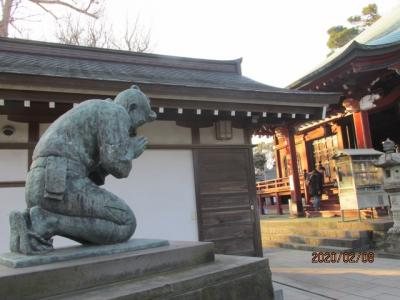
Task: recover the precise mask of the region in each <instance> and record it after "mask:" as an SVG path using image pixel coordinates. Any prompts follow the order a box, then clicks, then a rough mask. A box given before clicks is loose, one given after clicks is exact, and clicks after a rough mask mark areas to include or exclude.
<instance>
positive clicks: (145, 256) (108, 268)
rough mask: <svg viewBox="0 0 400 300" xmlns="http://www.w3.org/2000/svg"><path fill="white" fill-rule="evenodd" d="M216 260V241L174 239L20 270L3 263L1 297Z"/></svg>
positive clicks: (59, 290) (46, 293)
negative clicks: (133, 249)
mask: <svg viewBox="0 0 400 300" xmlns="http://www.w3.org/2000/svg"><path fill="white" fill-rule="evenodd" d="M95 247H97V248H98V247H102V246H95ZM105 247H107V246H105ZM76 248H77V249H78V248H79V247H76ZM64 251H65V249H62V248H61V249H57V250H55V251H54V253H55V254H57V252H60V253H63V252H64ZM213 261H214V245H213V244H212V243H205V242H201V243H199V242H174V241H171V242H170V245H169V246H163V247H159V248H152V249H146V250H138V251H133V252H128V253H118V254H111V255H102V256H95V257H86V258H81V259H74V260H70V261H63V262H56V263H50V264H46V265H38V266H33V267H26V268H19V269H14V268H10V267H6V266H3V265H0V299H7V300H31V299H41V298H44V297H50V296H53V295H58V294H63V293H68V292H72V291H76V290H77V289H85V288H92V287H96V286H98V285H105V284H111V283H115V282H119V281H123V280H133V279H137V278H139V277H141V276H149V275H151V274H154V273H157V272H168V271H172V270H177V269H180V268H190V267H194V266H197V265H201V264H205V263H212V262H213Z"/></svg>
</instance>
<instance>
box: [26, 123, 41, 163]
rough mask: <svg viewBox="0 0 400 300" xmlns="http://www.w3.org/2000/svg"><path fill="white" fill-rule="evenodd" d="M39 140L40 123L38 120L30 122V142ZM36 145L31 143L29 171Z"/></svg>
mask: <svg viewBox="0 0 400 300" xmlns="http://www.w3.org/2000/svg"><path fill="white" fill-rule="evenodd" d="M38 141H39V123H37V122H30V123H29V124H28V142H29V144H31V143H35V144H36V143H37V142H38ZM33 150H34V147H33V146H32V145H30V147H29V149H28V171H29V169H30V167H31V164H32V155H33Z"/></svg>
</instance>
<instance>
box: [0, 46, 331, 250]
mask: <svg viewBox="0 0 400 300" xmlns="http://www.w3.org/2000/svg"><path fill="white" fill-rule="evenodd" d="M0 61H1V64H0V129H1V132H0V199H1V201H0V212H1V218H0V251H2V252H5V251H7V247H8V237H9V225H8V217H7V215H8V214H9V212H10V211H11V210H12V209H18V210H22V209H24V207H25V203H24V184H25V177H26V173H27V171H28V168H29V165H30V163H31V156H32V152H33V149H34V147H35V145H36V143H37V141H38V139H39V138H40V136H41V135H42V134H43V133H44V132H45V130H46V128H47V127H48V126H49V125H50V124H51V123H52V122H53V121H54V120H55V119H56V118H57V117H59V116H60V115H61V114H63V113H64V112H66V111H68V110H70V109H71V108H73V107H74V106H75V105H79V103H80V102H82V101H84V100H86V99H106V98H114V97H115V95H116V94H117V93H119V92H120V91H122V90H124V89H126V88H129V87H130V86H131V85H132V84H135V85H137V86H139V87H140V89H141V90H142V91H143V92H144V93H146V94H147V95H148V96H149V97H150V99H151V105H152V109H153V110H154V111H156V112H157V114H158V119H157V120H156V121H154V122H152V123H149V124H146V125H144V126H143V127H141V128H140V129H139V132H138V134H139V135H140V134H142V135H145V136H147V137H148V138H149V145H148V149H147V150H146V151H145V153H144V154H143V155H142V156H141V157H140V158H138V159H137V160H135V161H134V163H133V171H132V173H131V175H130V176H129V177H128V178H127V179H124V180H116V179H114V178H107V181H106V185H105V187H106V188H107V189H109V190H110V191H112V192H114V193H115V194H117V195H118V196H120V197H121V198H122V199H124V200H126V201H127V202H128V203H129V205H130V206H131V207H132V208H133V211H134V212H135V214H136V218H137V221H138V227H137V230H136V233H135V235H134V237H142V238H162V239H170V240H192V241H198V240H200V241H213V242H215V248H216V252H217V253H230V254H238V255H256V256H262V249H261V241H260V227H259V215H258V203H257V201H256V188H255V178H254V166H253V160H252V147H253V145H252V144H251V135H252V133H253V132H254V131H255V130H268V128H271V126H276V127H280V128H283V129H284V128H286V129H287V130H286V131H285V132H286V138H287V140H288V141H289V143H291V144H292V145H294V142H295V141H294V139H293V135H291V134H289V133H290V132H291V130H292V129H291V128H292V126H291V124H293V123H294V122H298V121H301V122H306V121H312V120H315V121H316V120H319V119H321V117H323V116H324V114H325V113H326V111H328V110H329V107H330V106H331V105H336V104H337V103H338V101H339V96H338V94H336V93H324V92H319V91H317V92H308V91H301V90H298V91H297V90H288V89H280V88H275V87H271V86H267V85H264V84H261V83H259V82H256V81H253V80H251V79H249V78H246V77H245V76H242V74H241V60H240V59H239V60H231V61H217V60H206V59H193V58H183V57H173V56H165V55H156V54H143V53H132V52H127V51H116V50H107V49H97V48H89V47H78V46H69V45H61V44H53V43H44V42H36V41H26V40H17V39H7V38H1V39H0ZM99 101H102V100H99ZM288 157H289V158H292V159H293V157H295V152H292V153H291V154H290V155H289V156H288ZM294 199H295V198H294ZM293 203H294V205H295V206H296V205H300V206H301V202H297V204H296V202H293ZM300 208H301V207H300ZM57 243H59V244H57ZM66 243H67V241H66V240H59V241H56V246H57V245H65V244H66Z"/></svg>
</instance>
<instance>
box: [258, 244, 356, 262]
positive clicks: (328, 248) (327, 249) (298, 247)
mask: <svg viewBox="0 0 400 300" xmlns="http://www.w3.org/2000/svg"><path fill="white" fill-rule="evenodd" d="M263 248H285V249H295V250H306V251H323V252H336V253H339V252H348V251H354V250H353V249H351V248H345V247H334V246H312V245H306V244H297V243H282V242H272V241H271V242H268V243H265V244H264V243H263ZM310 262H311V255H310Z"/></svg>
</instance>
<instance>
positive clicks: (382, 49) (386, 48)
mask: <svg viewBox="0 0 400 300" xmlns="http://www.w3.org/2000/svg"><path fill="white" fill-rule="evenodd" d="M399 50H400V44H399V43H393V44H386V45H364V44H360V43H358V42H356V41H353V42H352V43H351V44H350V45H349V46H348V47H347V48H346V49H345V50H344V51H343V52H342V53H341V54H339V55H338V56H336V57H335V58H334V59H332V60H330V61H328V62H327V63H325V64H323V65H322V66H320V67H318V68H317V69H316V70H314V71H312V72H310V73H308V74H307V75H305V76H303V77H302V78H300V79H298V80H296V81H295V82H293V83H291V84H290V85H288V86H287V88H290V89H301V88H304V87H306V86H308V85H310V84H312V83H313V81H315V80H319V79H321V78H322V77H324V76H328V75H329V74H330V73H333V72H335V71H336V70H338V69H340V68H343V67H345V66H346V65H348V67H349V68H351V69H352V71H353V72H361V71H370V70H375V69H381V68H384V67H390V66H391V65H393V64H396V63H397V62H399V61H400V52H399ZM386 55H387V56H389V57H390V59H386V62H385V63H384V64H382V63H381V64H378V65H375V66H374V65H373V64H371V63H370V62H371V58H372V57H379V56H386ZM358 59H360V61H358V62H357V60H358ZM353 63H354V64H353ZM360 65H363V67H360Z"/></svg>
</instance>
